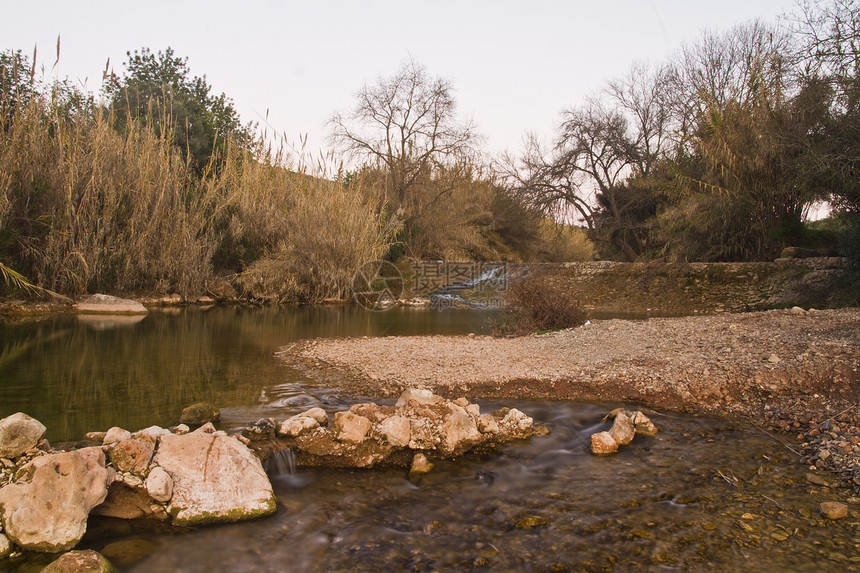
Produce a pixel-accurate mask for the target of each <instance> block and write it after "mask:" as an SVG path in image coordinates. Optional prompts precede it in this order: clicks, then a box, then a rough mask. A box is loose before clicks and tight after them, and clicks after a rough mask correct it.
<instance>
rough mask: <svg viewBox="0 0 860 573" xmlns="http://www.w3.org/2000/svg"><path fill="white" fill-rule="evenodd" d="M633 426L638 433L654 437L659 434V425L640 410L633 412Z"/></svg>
mask: <svg viewBox="0 0 860 573" xmlns="http://www.w3.org/2000/svg"><path fill="white" fill-rule="evenodd" d="M633 426H634V428H635V430H636V433H637V434H642V435H643V436H649V437H653V436H656V435H657V426H655V425H654V422H652V421H651V419H650V418H649V417H648V416H646V415H645V414H643V413H642V412H640V411H638V410H637V411H635V412H633Z"/></svg>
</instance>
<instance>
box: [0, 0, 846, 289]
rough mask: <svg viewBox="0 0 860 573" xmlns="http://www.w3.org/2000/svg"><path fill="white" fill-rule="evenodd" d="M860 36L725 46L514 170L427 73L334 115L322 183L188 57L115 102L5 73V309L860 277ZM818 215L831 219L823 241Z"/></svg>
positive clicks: (735, 36) (809, 13)
mask: <svg viewBox="0 0 860 573" xmlns="http://www.w3.org/2000/svg"><path fill="white" fill-rule="evenodd" d="M858 14H860V2H858V1H857V0H830V1H828V2H822V1H810V2H803V3H801V4H799V5H798V10H797V13H796V14H795V15H794V16H792V17H788V18H786V19H784V21H783V24H782V26H781V27H779V28H770V27H767V26H764V25H762V24H760V23H751V24H745V25H742V26H738V27H736V28H734V29H732V30H730V31H728V32H724V33H707V34H705V35H703V36H702V38H701V39H700V40H699V41H698V42H696V43H694V44H690V45H687V46H685V47H684V48H683V49H682V50H681V51H680V52H679V53H678V54H676V55H675V56H674V57H673V59H672V60H671V61H669V62H666V63H664V64H661V65H652V64H642V63H639V64H636V65H634V67H633V68H632V69H631V70H630V73H629V74H628V75H627V76H626V77H623V78H619V79H617V80H613V81H611V82H609V83H608V84H607V86H606V88H605V89H604V90H602V91H601V92H600V93H598V94H595V95H594V96H593V97H591V98H589V99H588V100H587V101H586V102H584V103H583V104H582V105H580V106H578V107H576V108H573V109H569V110H566V111H565V112H564V113H563V114H562V118H561V122H560V124H559V127H558V132H557V136H556V138H555V140H554V141H553V142H552V144H549V145H547V144H545V143H543V142H542V141H540V140H539V139H538V138H537V137H531V138H530V139H529V144H528V145H527V146H526V148H525V149H524V150H523V152H522V153H521V154H520V155H519V156H513V155H509V156H507V157H504V158H502V159H500V160H498V161H494V160H490V159H488V158H486V157H484V156H483V155H482V154H481V149H480V147H481V145H480V144H481V138H480V136H479V135H478V131H477V126H475V125H474V124H472V123H471V122H468V121H462V120H460V119H459V118H458V116H457V113H456V102H455V100H454V97H453V86H452V85H451V84H450V82H448V81H447V80H443V79H440V78H435V77H432V76H430V75H429V74H428V72H427V70H426V69H425V68H424V67H423V66H421V65H420V64H418V63H416V62H414V61H408V62H406V63H404V64H403V66H402V67H401V68H400V69H399V70H398V71H397V72H396V73H395V74H394V75H392V76H390V77H385V78H380V79H378V80H377V81H376V82H375V83H369V84H367V85H365V87H364V88H363V89H362V90H361V91H360V92H359V94H358V97H357V98H356V102H355V105H354V106H353V107H352V108H351V109H349V110H348V111H345V112H339V113H335V114H334V115H333V116H332V118H331V121H330V125H329V128H330V131H329V134H330V141H331V143H332V144H333V146H334V148H335V149H337V150H338V151H340V152H342V153H343V157H342V158H341V157H337V156H334V155H332V156H329V157H328V158H327V159H326V160H324V161H314V162H312V163H310V162H308V161H307V158H305V157H295V156H291V155H288V154H286V153H284V152H282V151H279V150H278V149H275V148H273V146H272V144H271V143H270V140H271V138H269V137H267V136H266V135H264V134H260V133H258V132H257V130H256V126H254V125H251V124H243V123H242V122H241V120H240V118H239V116H238V114H237V113H236V111H235V108H234V105H233V102H232V101H231V100H230V98H229V97H227V96H226V95H225V94H223V93H222V94H220V95H214V94H213V92H212V88H211V86H210V85H209V84H208V82H207V80H206V77H205V76H203V77H200V76H194V75H192V73H191V70H190V68H189V66H188V62H187V60H186V59H183V58H181V57H177V56H176V55H175V54H174V53H173V51H172V50H171V49H169V48H168V49H166V50H165V51H163V52H157V53H153V52H152V51H150V50H149V49H146V48H144V49H141V50H139V51H134V52H129V53H128V58H127V61H126V63H125V68H124V72H123V73H122V75H116V74H112V73H110V74H106V77H105V82H104V88H103V92H102V93H101V94H100V96H99V97H96V96H95V95H94V94H91V93H84V92H82V91H80V90H79V89H77V88H75V87H74V86H72V85H71V84H70V83H69V82H67V81H63V80H59V81H46V80H44V79H42V78H40V77H38V76H37V74H36V62H35V61H34V58H35V55H34V58H33V59H31V58H28V57H27V56H25V55H23V54H22V53H21V52H20V51H11V50H7V51H5V52H0V274H2V275H3V277H4V278H5V279H6V280H5V283H4V285H5V286H3V287H2V288H4V289H5V291H7V292H8V291H12V290H16V289H20V288H21V287H23V286H25V285H26V283H27V282H30V283H33V284H35V285H37V286H38V287H39V288H42V289H50V290H52V291H56V292H59V293H63V294H67V295H73V296H74V295H79V294H82V293H86V292H96V291H101V292H111V293H114V294H122V293H128V294H144V295H145V294H153V295H154V294H163V293H168V292H180V293H182V294H185V295H188V296H191V295H196V294H202V293H205V292H213V291H217V292H221V293H224V292H229V291H231V289H237V291H238V294H239V295H240V296H245V297H248V298H253V299H258V300H264V301H285V300H297V301H308V302H313V301H319V300H322V299H325V298H329V297H344V296H347V295H348V294H349V289H350V280H351V277H352V273H353V271H354V269H356V268H357V267H358V266H360V265H361V264H362V263H363V262H366V261H368V260H372V259H376V258H381V257H386V258H388V259H391V260H398V259H402V258H409V259H447V260H509V261H562V260H583V259H590V258H592V257H593V256H594V253H595V251H596V252H597V254H598V255H599V256H601V257H605V258H616V259H622V260H649V259H654V258H660V257H668V258H670V259H680V260H706V261H719V260H764V259H770V258H773V257H774V256H778V255H779V253H780V251H781V249H782V248H783V247H785V246H808V247H817V246H820V245H821V244H822V243H827V242H828V241H830V242H833V241H834V240H835V239H834V238H835V237H836V236H837V235H838V234H839V233H841V234H842V241H841V245H842V249H843V252H844V254H846V255H849V256H850V257H853V259H854V260H855V261H857V260H860V183H858V182H860V173H858V169H860V135H858V134H860V80H858V71H860V48H858V45H860V16H858ZM58 57H59V55H58ZM344 163H346V164H347V165H351V166H352V168H351V169H350V170H344V169H343V168H342V167H341V165H343V164H344ZM310 165H312V167H311V166H310ZM820 202H828V203H829V204H830V205H832V206H833V209H834V216H833V218H832V220H831V221H830V222H829V223H828V224H826V225H825V224H819V225H816V226H810V225H808V224H806V223H805V221H804V216H805V214H806V213H807V211H808V210H809V209H810V207H811V206H812V205H815V204H817V203H820ZM558 221H565V222H566V223H568V224H562V223H559V222H558ZM572 222H576V223H577V224H579V225H582V228H579V227H577V226H575V225H573V224H570V223H572ZM583 229H584V230H583ZM13 269H14V270H13Z"/></svg>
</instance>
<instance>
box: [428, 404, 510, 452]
mask: <svg viewBox="0 0 860 573" xmlns="http://www.w3.org/2000/svg"><path fill="white" fill-rule="evenodd" d="M448 410H449V411H450V413H449V414H448V415H447V416H445V418H444V419H443V420H442V442H441V444H440V450H441V451H442V453H443V454H452V453H454V452H456V451H457V450H460V449H463V448H464V447H468V446H469V445H471V443H473V442H474V441H475V440H476V439H479V438H480V437H481V433H480V432H479V431H478V426H477V424H476V423H475V419H474V418H472V416H470V415H469V414H468V413H467V412H466V410H464V409H463V407H461V406H458V405H457V404H455V403H453V402H452V403H450V404H448ZM509 415H510V413H509Z"/></svg>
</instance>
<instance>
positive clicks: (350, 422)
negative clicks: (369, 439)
mask: <svg viewBox="0 0 860 573" xmlns="http://www.w3.org/2000/svg"><path fill="white" fill-rule="evenodd" d="M369 431H370V420H368V419H367V418H365V417H364V416H359V415H357V414H353V413H351V412H338V413H337V414H335V415H334V432H335V435H336V436H337V439H338V440H339V441H341V442H350V443H353V444H360V443H361V442H363V441H364V438H365V437H366V436H367V432H369Z"/></svg>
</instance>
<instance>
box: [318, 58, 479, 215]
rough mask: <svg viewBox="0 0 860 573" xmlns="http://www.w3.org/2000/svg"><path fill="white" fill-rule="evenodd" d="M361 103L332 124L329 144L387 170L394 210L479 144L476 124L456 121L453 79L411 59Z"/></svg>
mask: <svg viewBox="0 0 860 573" xmlns="http://www.w3.org/2000/svg"><path fill="white" fill-rule="evenodd" d="M357 100H358V101H357V103H356V106H355V107H354V108H353V109H352V111H350V112H349V113H346V114H344V113H335V114H334V115H333V116H332V117H331V119H330V120H329V128H330V130H331V134H330V141H331V142H332V143H334V144H335V145H336V146H338V147H339V148H340V149H342V150H343V151H345V152H347V153H348V154H349V155H351V156H352V157H353V158H355V159H359V160H365V161H367V160H369V161H371V162H374V163H376V164H377V165H380V166H382V167H383V168H384V169H385V171H386V172H387V178H388V185H387V189H386V199H387V200H388V201H389V202H392V203H394V206H395V208H396V207H400V206H401V205H404V204H405V203H407V202H408V198H409V197H408V196H409V194H410V191H411V190H412V189H413V187H414V186H415V185H416V183H418V182H419V181H421V180H424V181H426V180H427V179H428V178H429V177H430V176H431V175H432V173H433V172H434V170H435V169H437V168H438V167H440V166H450V165H451V164H452V163H455V162H456V161H457V160H459V159H460V158H462V157H463V156H464V155H468V154H470V153H471V152H472V151H473V150H474V146H475V145H476V143H477V142H478V139H479V138H478V135H477V131H476V126H475V124H474V123H473V122H472V121H465V122H463V121H459V120H458V119H457V117H456V102H455V100H454V96H453V87H452V85H451V83H450V81H448V80H446V79H443V78H434V77H430V76H429V75H428V74H427V71H426V69H425V68H424V66H422V65H421V64H419V63H417V62H415V61H413V60H409V61H406V62H404V63H403V64H402V65H401V66H400V69H399V70H398V71H397V72H396V73H395V74H394V75H393V76H391V77H388V78H379V79H378V80H377V81H376V83H374V84H365V86H364V87H363V88H362V89H361V90H359V92H358V94H357ZM445 192H446V190H445V189H442V190H440V191H439V192H438V194H440V195H441V194H444V193H445Z"/></svg>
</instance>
